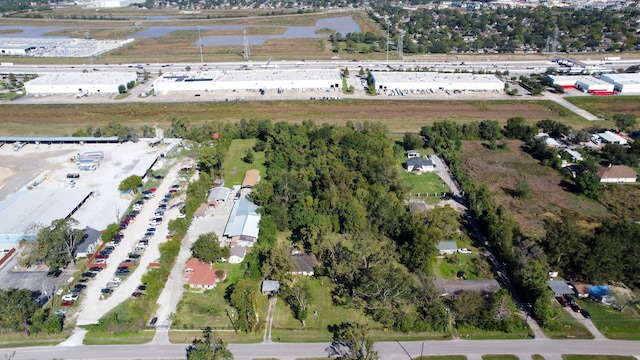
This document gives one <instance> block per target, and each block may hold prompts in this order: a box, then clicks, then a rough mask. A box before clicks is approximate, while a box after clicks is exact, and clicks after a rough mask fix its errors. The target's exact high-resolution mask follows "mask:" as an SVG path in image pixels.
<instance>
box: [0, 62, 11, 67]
mask: <svg viewBox="0 0 640 360" xmlns="http://www.w3.org/2000/svg"><path fill="white" fill-rule="evenodd" d="M13 65H14V63H12V62H0V66H13Z"/></svg>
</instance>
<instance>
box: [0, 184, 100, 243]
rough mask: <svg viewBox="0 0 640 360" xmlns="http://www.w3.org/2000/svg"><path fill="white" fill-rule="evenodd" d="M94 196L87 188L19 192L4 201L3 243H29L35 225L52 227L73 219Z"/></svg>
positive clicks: (0, 238) (0, 232)
mask: <svg viewBox="0 0 640 360" xmlns="http://www.w3.org/2000/svg"><path fill="white" fill-rule="evenodd" d="M89 196H91V191H89V190H83V189H55V190H28V191H18V192H17V193H15V194H13V195H12V196H10V197H8V198H7V199H6V200H4V201H2V202H0V219H1V221H0V243H3V242H4V243H13V242H18V241H20V240H22V239H27V240H29V239H30V238H32V237H33V234H26V232H27V230H28V229H29V227H30V226H31V225H33V224H42V225H44V226H49V225H50V224H51V222H52V221H53V220H56V219H63V218H67V217H70V216H72V215H73V214H74V213H75V212H76V210H77V209H78V208H79V207H80V206H81V205H82V204H83V203H84V202H85V201H86V200H87V199H88V198H89Z"/></svg>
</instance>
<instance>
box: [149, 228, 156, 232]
mask: <svg viewBox="0 0 640 360" xmlns="http://www.w3.org/2000/svg"><path fill="white" fill-rule="evenodd" d="M155 231H156V228H154V227H150V228H147V232H155Z"/></svg>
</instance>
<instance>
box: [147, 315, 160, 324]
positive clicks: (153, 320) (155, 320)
mask: <svg viewBox="0 0 640 360" xmlns="http://www.w3.org/2000/svg"><path fill="white" fill-rule="evenodd" d="M157 322H158V318H157V317H155V316H154V317H153V319H151V321H149V325H151V326H153V325H155V324H156V323H157Z"/></svg>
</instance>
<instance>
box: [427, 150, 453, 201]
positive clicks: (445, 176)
mask: <svg viewBox="0 0 640 360" xmlns="http://www.w3.org/2000/svg"><path fill="white" fill-rule="evenodd" d="M429 159H431V161H433V163H434V164H435V165H436V170H435V171H434V172H435V173H436V174H437V175H438V176H439V177H440V178H441V179H442V181H444V182H445V184H447V186H448V187H449V189H451V192H452V193H453V195H454V196H460V194H461V192H460V189H459V188H458V184H457V183H456V182H455V181H454V180H453V177H452V176H451V172H450V171H449V167H448V166H447V165H446V164H445V162H444V161H443V160H442V159H441V158H440V156H433V155H432V156H430V157H429Z"/></svg>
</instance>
